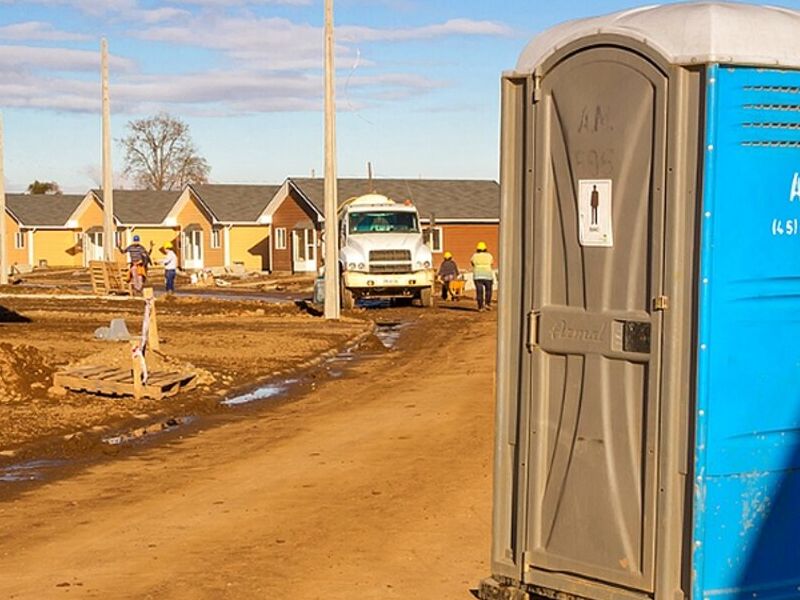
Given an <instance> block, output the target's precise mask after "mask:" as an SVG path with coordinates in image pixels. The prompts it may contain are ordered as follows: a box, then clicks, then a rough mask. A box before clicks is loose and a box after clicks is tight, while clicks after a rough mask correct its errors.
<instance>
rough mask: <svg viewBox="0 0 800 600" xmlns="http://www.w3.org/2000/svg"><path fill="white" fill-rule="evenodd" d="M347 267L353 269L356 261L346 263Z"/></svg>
mask: <svg viewBox="0 0 800 600" xmlns="http://www.w3.org/2000/svg"><path fill="white" fill-rule="evenodd" d="M347 268H348V269H350V270H351V271H355V270H356V263H347Z"/></svg>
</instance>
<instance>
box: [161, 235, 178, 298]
mask: <svg viewBox="0 0 800 600" xmlns="http://www.w3.org/2000/svg"><path fill="white" fill-rule="evenodd" d="M164 254H165V256H164V258H162V259H161V260H160V261H159V262H160V263H161V264H162V265H164V287H165V289H166V290H167V294H169V295H172V294H174V293H175V277H176V276H177V274H178V256H177V255H176V254H175V250H173V248H172V242H167V243H166V244H164Z"/></svg>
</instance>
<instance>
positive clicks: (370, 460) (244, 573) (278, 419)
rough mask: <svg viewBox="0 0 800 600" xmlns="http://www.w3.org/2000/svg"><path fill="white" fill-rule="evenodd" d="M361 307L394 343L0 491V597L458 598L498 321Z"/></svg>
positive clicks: (488, 421) (473, 524)
mask: <svg viewBox="0 0 800 600" xmlns="http://www.w3.org/2000/svg"><path fill="white" fill-rule="evenodd" d="M357 314H358V313H357V312H356V313H355V315H357ZM350 316H351V317H352V316H354V315H350ZM370 316H371V317H375V318H376V319H377V320H378V321H379V322H381V323H383V324H384V328H385V329H386V330H387V333H390V334H391V336H394V333H395V332H394V331H392V330H393V328H395V327H397V325H394V324H403V325H402V326H401V327H400V333H399V335H398V336H397V337H396V338H394V337H392V338H390V339H391V344H390V345H391V347H390V348H387V347H386V345H385V344H384V343H383V342H382V341H381V340H380V339H379V338H378V337H375V336H373V337H370V338H369V339H368V340H365V343H364V344H363V346H361V347H359V348H357V349H354V350H352V351H351V352H341V353H339V355H337V356H336V357H332V358H331V360H329V361H328V362H327V363H323V364H320V365H318V366H317V367H315V368H314V369H309V370H308V371H307V372H306V373H305V374H304V375H301V376H300V377H298V379H299V381H298V382H297V383H295V384H293V385H292V386H290V388H289V389H288V390H287V392H286V394H278V395H277V396H272V397H270V398H266V399H264V400H261V401H255V402H251V403H246V404H241V405H236V406H229V407H224V410H223V411H222V412H216V413H214V414H211V415H207V416H201V417H199V418H198V419H196V420H194V421H192V422H191V423H188V424H185V425H183V424H181V425H179V426H177V427H166V428H164V429H163V430H159V431H156V432H154V435H153V436H152V437H151V441H150V442H146V441H139V440H131V441H125V442H124V443H120V444H116V445H114V446H110V445H108V448H109V449H110V450H112V451H113V452H115V453H117V454H115V456H116V457H117V458H119V457H125V460H108V459H105V460H99V459H98V460H94V461H91V462H90V463H88V464H87V463H80V462H75V463H72V467H67V466H64V467H61V472H62V473H66V474H67V476H63V475H62V476H54V475H52V474H49V473H47V472H46V471H45V472H44V473H43V475H42V476H43V477H44V478H45V479H44V481H45V483H44V484H42V481H36V480H34V481H30V482H29V483H27V484H25V483H24V482H23V483H19V482H17V483H9V484H8V486H5V485H0V490H2V489H4V488H5V489H6V490H9V489H13V490H15V491H14V492H8V493H7V495H6V496H5V501H4V502H0V565H2V570H3V571H5V572H13V573H15V576H14V577H13V578H0V595H2V596H3V597H14V598H16V599H24V598H43V597H54V596H56V595H58V596H61V595H63V593H66V591H69V593H70V594H69V595H70V597H73V596H74V597H78V598H107V597H115V598H137V599H138V598H148V597H151V598H209V599H210V598H290V597H291V598H298V599H301V600H303V599H309V600H311V599H314V598H325V599H326V600H345V599H347V600H349V599H351V598H354V597H363V598H376V599H377V598H380V599H383V598H386V599H395V598H397V599H407V598H448V599H458V598H463V599H464V600H468V599H469V598H472V596H471V593H470V590H471V589H474V588H475V586H476V585H477V583H478V581H479V579H480V578H481V577H484V576H486V575H487V574H488V573H489V566H488V560H487V559H488V548H489V529H490V521H491V502H490V496H491V454H492V453H491V446H492V442H491V440H492V413H493V402H492V399H493V390H492V380H493V368H494V315H493V314H491V313H489V314H487V313H481V314H477V313H469V312H466V311H450V310H444V309H434V310H426V311H422V310H420V309H414V308H405V309H387V310H386V311H381V312H380V313H379V314H376V313H373V314H370ZM380 329H381V328H380V327H379V331H380ZM332 371H341V372H342V375H341V376H338V377H337V376H332V375H331V372H332ZM265 383H267V384H269V382H265ZM226 397H228V396H226ZM219 400H220V398H217V399H215V402H216V403H217V405H219ZM147 439H148V435H144V436H142V438H141V440H147ZM70 469H71V470H70ZM58 470H59V469H58V468H56V471H58ZM31 472H36V469H35V468H33V469H32V470H31ZM20 490H24V491H20Z"/></svg>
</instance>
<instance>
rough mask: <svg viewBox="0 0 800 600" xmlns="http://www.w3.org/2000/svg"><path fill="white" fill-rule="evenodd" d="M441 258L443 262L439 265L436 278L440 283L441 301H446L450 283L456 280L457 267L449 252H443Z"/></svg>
mask: <svg viewBox="0 0 800 600" xmlns="http://www.w3.org/2000/svg"><path fill="white" fill-rule="evenodd" d="M443 256H444V260H443V261H442V264H441V265H439V272H438V273H437V274H436V276H437V277H438V278H439V281H441V282H442V300H447V296H448V294H449V292H450V282H451V281H455V280H456V279H458V275H459V272H458V265H457V264H456V261H455V260H453V255H452V254H451V253H450V252H445V253H444V255H443Z"/></svg>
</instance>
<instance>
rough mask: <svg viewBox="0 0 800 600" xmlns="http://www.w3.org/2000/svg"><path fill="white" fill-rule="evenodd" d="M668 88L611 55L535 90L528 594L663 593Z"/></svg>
mask: <svg viewBox="0 0 800 600" xmlns="http://www.w3.org/2000/svg"><path fill="white" fill-rule="evenodd" d="M667 83H668V82H667V77H666V76H665V75H664V74H663V73H662V72H661V71H660V70H659V69H658V68H656V67H655V66H654V65H653V64H652V63H651V62H649V61H648V60H647V59H645V58H644V57H642V56H640V55H639V54H636V53H634V52H632V51H627V50H623V49H619V48H613V47H602V48H593V49H590V50H584V51H581V52H578V53H577V54H574V55H572V56H571V57H569V58H567V59H565V60H563V61H562V62H561V63H559V64H558V65H557V66H556V67H555V68H553V69H552V70H551V71H550V72H548V73H546V74H545V75H544V77H543V78H542V80H541V82H540V85H541V90H540V91H541V94H540V95H539V99H538V101H537V103H536V105H535V108H534V112H535V125H534V131H535V133H534V157H535V158H534V175H533V177H534V179H533V182H534V192H533V194H534V199H533V201H534V206H533V211H532V215H533V216H532V223H530V224H529V239H532V248H531V250H530V254H529V256H527V258H526V260H527V261H529V262H530V263H532V265H533V268H532V271H529V274H530V276H531V281H530V289H529V294H530V295H529V297H530V298H531V299H532V306H531V310H532V319H531V322H532V327H531V330H532V331H531V338H530V340H529V341H530V345H531V365H530V369H531V371H530V373H531V374H530V381H531V383H530V414H531V423H530V429H531V436H532V437H531V445H530V455H529V456H528V462H527V466H526V467H525V468H526V469H527V470H528V472H527V475H528V477H527V480H528V482H529V484H528V485H529V489H528V490H527V494H526V496H527V498H526V499H527V511H526V512H527V516H528V519H527V526H526V530H527V531H526V534H527V536H526V540H525V543H526V546H527V551H526V563H528V565H529V566H528V568H527V570H526V573H525V578H527V579H526V580H527V582H528V583H534V584H539V585H543V584H548V583H552V582H554V581H555V582H561V583H559V584H558V587H559V588H561V589H568V588H569V584H568V582H569V581H573V582H575V581H577V582H578V583H579V585H595V584H596V582H600V583H602V584H609V585H612V586H625V587H627V588H631V589H635V590H641V591H645V592H647V591H652V589H653V581H654V545H655V539H654V535H655V515H656V512H655V509H656V475H657V474H656V465H657V454H658V448H659V444H658V439H657V437H658V427H657V425H658V410H659V379H660V362H661V356H660V352H661V340H660V338H661V313H660V312H657V311H656V310H655V309H654V302H660V301H662V300H661V299H658V300H657V297H658V296H659V294H660V293H661V290H662V283H663V282H662V272H663V259H664V249H663V244H664V231H663V223H664V181H665V166H664V163H665V127H666V114H667V113H666V101H667Z"/></svg>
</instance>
